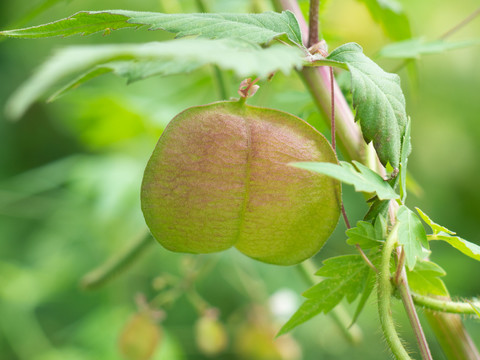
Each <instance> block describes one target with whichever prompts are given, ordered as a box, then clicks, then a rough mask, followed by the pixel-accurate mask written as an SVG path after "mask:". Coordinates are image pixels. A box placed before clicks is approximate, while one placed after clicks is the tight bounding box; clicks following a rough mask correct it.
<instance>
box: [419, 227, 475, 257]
mask: <svg viewBox="0 0 480 360" xmlns="http://www.w3.org/2000/svg"><path fill="white" fill-rule="evenodd" d="M428 240H442V241H445V242H447V243H449V244H450V245H452V246H453V247H454V248H455V249H457V250H459V251H460V252H462V253H463V254H465V255H467V256H469V257H471V258H472V259H475V260H477V261H480V246H478V245H477V244H474V243H471V242H469V241H467V240H465V239H462V238H461V237H459V236H453V235H450V234H447V233H444V232H440V233H438V234H435V235H429V236H428Z"/></svg>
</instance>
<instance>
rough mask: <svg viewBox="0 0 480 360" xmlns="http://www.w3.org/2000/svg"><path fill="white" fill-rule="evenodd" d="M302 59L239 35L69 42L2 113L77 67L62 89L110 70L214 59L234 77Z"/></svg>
mask: <svg viewBox="0 0 480 360" xmlns="http://www.w3.org/2000/svg"><path fill="white" fill-rule="evenodd" d="M113 61H121V62H120V63H112V62H113ZM125 61H127V62H125ZM302 63H303V54H302V52H301V50H299V49H298V48H296V47H289V46H281V45H278V46H271V47H269V48H266V49H262V48H261V47H260V46H258V45H256V44H252V43H249V42H246V41H243V40H228V41H227V40H224V39H218V40H210V39H179V40H171V41H164V42H152V43H145V44H118V45H97V46H72V47H67V48H64V49H62V50H61V51H59V52H58V53H57V54H56V55H55V56H53V57H52V58H51V59H50V60H48V61H47V62H45V63H44V64H43V65H42V66H41V67H40V68H39V69H38V70H37V71H36V73H34V75H33V76H32V77H31V78H30V79H29V80H28V81H27V82H26V83H24V84H23V85H22V86H21V87H20V88H19V89H18V90H17V91H16V92H15V93H14V94H13V95H12V97H11V98H10V100H9V103H8V104H7V114H8V116H9V117H11V118H14V119H16V118H19V117H20V116H22V114H23V113H24V112H25V110H26V109H27V108H28V107H29V106H30V105H31V104H32V103H33V102H34V101H36V100H37V99H39V98H40V97H42V96H43V95H44V94H45V93H46V92H47V91H48V90H49V89H50V88H51V87H52V86H53V85H55V84H57V83H58V82H59V81H61V80H64V79H65V78H67V77H71V76H74V75H75V74H78V73H82V72H86V73H84V74H82V76H80V77H79V78H77V79H76V80H74V81H73V83H70V84H68V85H67V89H70V88H73V87H75V86H76V85H77V84H79V83H82V82H84V81H86V80H88V79H90V78H92V77H95V76H97V75H100V74H101V73H105V72H109V71H114V72H115V73H116V74H117V75H120V76H125V77H127V79H129V80H136V79H139V78H144V77H147V76H151V75H155V74H171V73H179V72H186V71H191V70H193V69H195V68H198V67H200V66H203V65H206V64H215V65H218V66H219V67H220V68H222V69H225V70H233V71H234V72H235V73H236V74H237V75H238V76H239V77H248V76H252V75H256V76H258V77H260V78H266V77H268V75H269V74H271V73H272V72H275V71H283V72H285V73H289V72H290V71H291V70H292V69H294V68H297V67H301V66H302Z"/></svg>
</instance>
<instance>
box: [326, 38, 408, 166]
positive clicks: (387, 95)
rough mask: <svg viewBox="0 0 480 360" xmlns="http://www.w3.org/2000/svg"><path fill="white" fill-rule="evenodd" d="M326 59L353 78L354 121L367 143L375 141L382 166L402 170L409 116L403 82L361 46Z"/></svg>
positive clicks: (339, 50) (345, 47) (340, 50)
mask: <svg viewBox="0 0 480 360" xmlns="http://www.w3.org/2000/svg"><path fill="white" fill-rule="evenodd" d="M327 59H330V60H334V61H338V62H342V63H345V64H346V65H347V66H348V68H349V70H350V73H351V74H352V93H353V106H354V108H355V109H356V114H355V119H356V120H357V121H359V122H360V125H361V128H362V134H363V137H364V139H365V141H366V142H370V141H373V145H374V147H375V150H376V151H377V154H378V157H379V159H380V161H381V162H382V164H383V165H386V164H387V163H388V162H389V163H390V165H391V166H392V167H393V168H398V167H399V162H400V155H401V154H400V151H401V146H402V140H403V136H404V134H405V127H406V124H407V114H406V110H405V97H404V95H403V92H402V89H401V87H400V78H399V77H398V75H396V74H391V73H387V72H385V71H383V70H382V68H380V67H379V66H378V65H377V64H376V63H375V62H373V61H372V60H371V59H370V58H369V57H367V56H366V55H365V54H363V50H362V48H361V47H360V45H358V44H355V43H349V44H344V45H342V46H340V47H338V48H337V49H335V50H333V51H332V53H331V54H330V55H329V56H328V57H327Z"/></svg>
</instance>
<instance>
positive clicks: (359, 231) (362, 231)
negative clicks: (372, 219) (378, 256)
mask: <svg viewBox="0 0 480 360" xmlns="http://www.w3.org/2000/svg"><path fill="white" fill-rule="evenodd" d="M345 233H346V234H347V236H348V239H347V244H350V245H355V244H358V245H360V247H361V248H362V249H371V248H374V247H377V246H379V245H381V244H382V242H383V241H384V240H385V238H384V237H383V230H382V229H381V228H377V227H374V226H373V225H372V224H371V223H369V222H366V221H359V222H357V226H356V227H354V228H351V229H348V230H347V231H346V232H345Z"/></svg>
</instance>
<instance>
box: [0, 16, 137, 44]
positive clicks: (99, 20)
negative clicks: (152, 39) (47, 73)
mask: <svg viewBox="0 0 480 360" xmlns="http://www.w3.org/2000/svg"><path fill="white" fill-rule="evenodd" d="M127 20H128V18H127V17H126V16H124V15H116V14H109V13H106V12H93V11H91V12H87V11H84V12H78V13H76V14H74V15H72V16H70V17H68V18H66V19H62V20H58V21H54V22H51V23H48V24H44V25H38V26H32V27H28V28H24V29H14V30H5V31H0V35H3V36H8V37H16V38H28V39H35V38H44V37H51V36H71V35H75V34H80V35H90V34H94V33H97V32H99V31H107V32H108V31H110V30H117V29H122V28H127V27H138V25H137V24H131V23H128V22H127Z"/></svg>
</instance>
